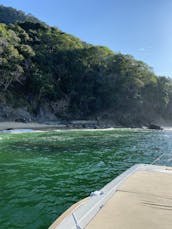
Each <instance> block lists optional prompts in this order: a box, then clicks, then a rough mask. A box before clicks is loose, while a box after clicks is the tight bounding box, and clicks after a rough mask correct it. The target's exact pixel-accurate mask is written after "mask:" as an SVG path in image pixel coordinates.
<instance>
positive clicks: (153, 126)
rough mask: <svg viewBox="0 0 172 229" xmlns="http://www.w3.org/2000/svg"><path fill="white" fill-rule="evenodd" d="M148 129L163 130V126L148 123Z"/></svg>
mask: <svg viewBox="0 0 172 229" xmlns="http://www.w3.org/2000/svg"><path fill="white" fill-rule="evenodd" d="M148 129H151V130H163V128H162V127H161V126H159V125H156V124H152V123H151V124H149V126H148Z"/></svg>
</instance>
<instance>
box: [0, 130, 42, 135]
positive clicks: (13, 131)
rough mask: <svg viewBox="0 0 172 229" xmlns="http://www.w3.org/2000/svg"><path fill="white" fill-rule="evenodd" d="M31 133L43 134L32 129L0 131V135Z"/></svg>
mask: <svg viewBox="0 0 172 229" xmlns="http://www.w3.org/2000/svg"><path fill="white" fill-rule="evenodd" d="M32 132H43V131H40V130H33V129H12V130H1V131H0V133H11V134H20V133H32Z"/></svg>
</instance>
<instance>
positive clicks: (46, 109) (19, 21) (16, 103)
mask: <svg viewBox="0 0 172 229" xmlns="http://www.w3.org/2000/svg"><path fill="white" fill-rule="evenodd" d="M9 12H10V13H9ZM8 15H10V16H8ZM0 23H1V24H0V89H1V90H0V113H1V114H0V120H16V121H17V120H22V119H24V120H25V121H30V120H37V121H39V120H54V121H55V120H62V119H63V120H71V119H99V120H107V121H109V120H110V121H111V122H112V123H114V124H115V123H116V124H120V125H124V126H140V125H145V124H147V123H150V122H152V121H155V122H158V121H160V120H168V121H172V81H171V79H168V78H165V77H157V76H156V75H155V74H154V73H153V71H152V69H151V68H150V67H149V66H147V65H146V64H145V63H143V62H141V61H138V60H135V59H134V58H133V57H132V56H130V55H123V54H121V53H113V52H112V51H111V50H109V49H108V48H106V47H101V46H93V45H90V44H87V43H85V42H82V41H80V40H79V39H78V38H76V37H74V36H72V35H69V34H67V33H64V32H62V31H61V30H59V29H57V28H55V27H49V26H48V25H46V24H45V23H42V22H40V21H39V20H38V19H35V18H34V17H31V16H28V15H25V14H24V13H23V12H20V11H16V10H14V9H12V8H5V7H3V6H1V7H0Z"/></svg>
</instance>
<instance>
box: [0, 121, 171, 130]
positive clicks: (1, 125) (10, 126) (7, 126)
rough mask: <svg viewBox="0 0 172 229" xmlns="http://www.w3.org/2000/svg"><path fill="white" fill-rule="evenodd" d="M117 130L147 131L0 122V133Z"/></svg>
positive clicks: (111, 127)
mask: <svg viewBox="0 0 172 229" xmlns="http://www.w3.org/2000/svg"><path fill="white" fill-rule="evenodd" d="M119 128H129V129H135V128H136V129H137V128H139V129H149V128H147V127H136V126H135V127H132V126H131V127H129V126H127V127H126V126H115V125H114V126H109V125H103V126H102V125H95V126H92V125H90V126H89V125H87V126H85V125H84V126H83V125H76V124H75V125H74V124H72V123H67V124H62V123H55V122H54V123H46V122H45V123H38V122H28V123H25V122H13V121H9V122H8V121H5V122H4V121H2V122H0V132H3V131H13V130H28V131H29V130H30V131H32V130H33V131H49V130H92V131H94V130H95V131H96V130H113V129H119ZM163 129H166V130H172V127H170V126H169V127H163Z"/></svg>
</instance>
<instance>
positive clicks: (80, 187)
mask: <svg viewBox="0 0 172 229" xmlns="http://www.w3.org/2000/svg"><path fill="white" fill-rule="evenodd" d="M163 152H165V153H166V154H165V156H164V157H163V158H162V159H161V161H159V162H158V163H159V164H165V165H172V132H171V131H148V130H139V129H133V130H130V129H117V130H109V131H59V132H57V131H56V132H55V131H51V132H42V133H41V132H40V133H27V134H26V133H25V134H0V228H3V229H6V228H8V229H11V228H12V229H13V228H17V229H19V228H22V229H23V228H25V229H38V228H39V229H44V228H47V227H48V226H49V225H50V224H51V223H52V222H53V221H54V220H55V219H56V218H57V216H59V215H60V214H61V213H62V212H63V211H64V210H65V209H67V208H68V207H69V206H70V205H71V204H73V203H75V202H76V201H78V200H80V199H81V198H83V197H86V196H88V195H89V194H90V192H92V191H95V190H98V189H100V188H101V187H103V186H104V185H105V184H106V183H108V182H109V181H111V180H112V179H113V178H115V177H116V176H117V175H118V174H120V173H121V172H123V171H124V170H126V169H127V168H129V167H131V166H132V165H134V164H136V163H151V162H152V161H153V160H154V159H155V158H156V157H157V156H158V155H160V154H161V153H163Z"/></svg>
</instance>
